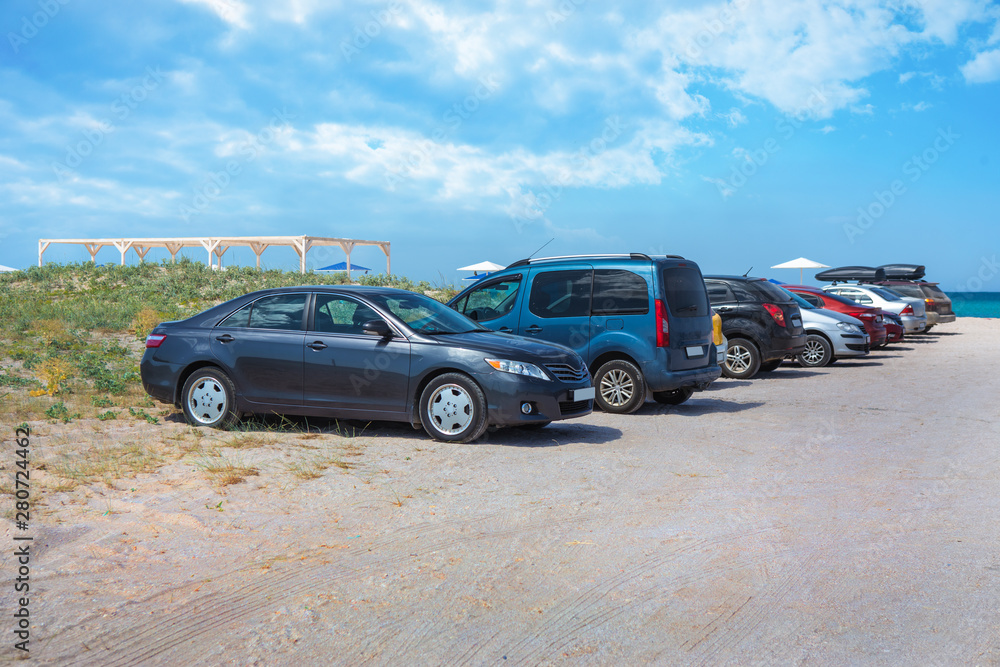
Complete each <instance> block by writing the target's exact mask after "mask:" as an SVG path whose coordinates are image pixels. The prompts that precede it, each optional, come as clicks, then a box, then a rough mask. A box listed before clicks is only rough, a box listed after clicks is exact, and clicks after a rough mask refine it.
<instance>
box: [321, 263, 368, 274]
mask: <svg viewBox="0 0 1000 667" xmlns="http://www.w3.org/2000/svg"><path fill="white" fill-rule="evenodd" d="M316 270H317V271H346V270H347V262H337V263H336V264H331V265H330V266H324V267H323V268H322V269H316ZM351 271H364V272H365V273H368V272H369V271H371V269H369V268H368V267H367V266H361V265H360V264H353V263H352V264H351Z"/></svg>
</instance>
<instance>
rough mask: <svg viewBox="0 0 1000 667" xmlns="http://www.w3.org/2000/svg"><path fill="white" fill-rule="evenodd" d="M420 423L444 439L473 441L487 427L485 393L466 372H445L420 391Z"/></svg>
mask: <svg viewBox="0 0 1000 667" xmlns="http://www.w3.org/2000/svg"><path fill="white" fill-rule="evenodd" d="M420 423H421V424H423V427H424V430H425V431H427V435H429V436H431V437H432V438H434V439H435V440H441V441H442V442H472V441H473V440H477V439H479V437H480V436H482V434H483V433H484V432H485V431H486V427H487V426H488V423H487V413H486V397H485V396H484V395H483V390H482V389H480V388H479V385H477V384H476V383H475V382H473V381H472V378H470V377H469V376H467V375H463V374H461V373H445V374H444V375H439V376H438V377H436V378H434V379H433V380H431V381H430V383H428V385H427V386H426V387H424V391H423V393H421V394H420Z"/></svg>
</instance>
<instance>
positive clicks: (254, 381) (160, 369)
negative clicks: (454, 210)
mask: <svg viewBox="0 0 1000 667" xmlns="http://www.w3.org/2000/svg"><path fill="white" fill-rule="evenodd" d="M140 368H141V371H142V384H143V387H144V388H145V390H146V392H147V393H148V394H149V395H150V396H152V397H153V398H155V399H157V400H159V401H162V402H164V403H173V404H174V405H176V406H178V407H180V408H182V409H183V410H184V415H185V417H186V419H187V420H188V422H189V423H191V424H192V425H194V426H214V427H218V428H227V427H229V426H230V425H232V424H233V423H234V422H235V421H236V420H237V419H238V418H239V417H240V416H241V415H242V414H243V413H259V414H263V413H278V414H297V415H313V416H323V417H336V418H344V419H364V420H386V421H404V422H409V423H411V424H413V426H414V427H420V426H421V425H422V426H423V428H424V430H426V431H427V433H429V434H430V435H431V437H433V438H436V439H438V440H445V441H451V442H470V441H473V440H476V439H477V438H479V437H480V436H481V435H482V434H483V432H484V431H485V430H486V428H487V427H488V426H490V425H495V426H528V427H535V428H538V427H542V426H545V425H547V424H549V423H550V422H552V421H555V420H558V419H568V418H570V417H580V416H583V415H586V414H589V413H590V411H591V410H592V409H593V398H594V389H593V387H592V385H591V380H590V373H589V372H588V371H587V367H586V365H585V364H584V362H583V359H581V358H580V356H579V355H577V354H576V353H575V352H573V351H572V350H570V349H568V348H565V347H562V346H559V345H554V344H551V343H543V342H538V341H534V340H528V339H525V338H521V337H519V336H512V335H509V334H503V333H496V332H493V331H490V330H488V329H485V328H484V327H482V326H480V325H479V324H477V323H475V322H473V321H472V320H470V319H468V318H467V317H465V316H464V315H461V314H459V313H456V312H455V311H453V310H452V309H451V308H448V307H447V306H445V305H443V304H441V303H439V302H437V301H435V300H434V299H431V298H429V297H426V296H423V295H420V294H415V293H413V292H407V291H405V290H398V289H391V288H380V287H350V286H338V287H322V286H304V287H290V288H277V289H268V290H262V291H259V292H253V293H251V294H247V295H245V296H241V297H238V298H236V299H233V300H232V301H227V302H226V303H223V304H220V305H218V306H215V307H214V308H210V309H208V310H206V311H204V312H202V313H199V314H198V315H195V316H194V317H191V318H188V319H186V320H181V321H177V322H164V323H162V324H160V325H159V326H157V327H156V328H155V329H154V330H153V332H152V333H151V334H150V335H149V337H148V338H147V339H146V352H145V354H144V355H143V357H142V363H141V367H140Z"/></svg>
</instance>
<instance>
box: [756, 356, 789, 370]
mask: <svg viewBox="0 0 1000 667" xmlns="http://www.w3.org/2000/svg"><path fill="white" fill-rule="evenodd" d="M782 361H784V359H772V360H771V361H765V362H763V363H761V365H760V368H758V369H757V372H758V373H770V372H771V371H773V370H777V369H778V366H780V365H781V362H782Z"/></svg>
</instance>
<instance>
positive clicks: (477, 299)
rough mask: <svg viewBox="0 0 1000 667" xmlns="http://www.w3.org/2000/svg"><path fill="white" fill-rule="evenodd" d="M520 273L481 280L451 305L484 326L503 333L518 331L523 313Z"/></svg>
mask: <svg viewBox="0 0 1000 667" xmlns="http://www.w3.org/2000/svg"><path fill="white" fill-rule="evenodd" d="M521 279H522V275H521V274H520V273H517V274H514V275H509V276H504V277H502V278H492V279H489V278H488V279H486V280H483V281H482V284H481V285H477V286H476V287H475V288H474V289H472V290H470V291H469V292H468V293H466V294H465V295H464V296H463V297H462V298H461V299H459V300H458V301H456V302H455V303H454V304H452V308H454V309H455V310H457V311H458V312H460V313H462V314H463V315H465V316H466V317H468V318H469V319H470V320H473V321H475V322H479V324H481V325H483V326H484V327H488V328H490V329H493V330H494V331H501V332H504V333H515V332H516V331H517V325H518V320H519V319H520V316H521V311H520V299H521V294H522V293H523V290H522V289H521V282H522V281H521Z"/></svg>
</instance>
